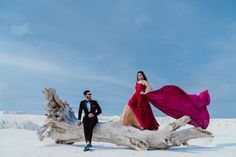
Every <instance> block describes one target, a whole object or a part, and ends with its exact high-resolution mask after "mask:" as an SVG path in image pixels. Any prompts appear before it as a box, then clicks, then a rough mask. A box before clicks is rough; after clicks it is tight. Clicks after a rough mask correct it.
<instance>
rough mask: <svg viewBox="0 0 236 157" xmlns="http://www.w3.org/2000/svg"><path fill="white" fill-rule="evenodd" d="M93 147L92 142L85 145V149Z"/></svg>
mask: <svg viewBox="0 0 236 157" xmlns="http://www.w3.org/2000/svg"><path fill="white" fill-rule="evenodd" d="M91 147H92V145H91V144H87V145H86V146H85V147H84V151H88V150H89V149H90V148H91Z"/></svg>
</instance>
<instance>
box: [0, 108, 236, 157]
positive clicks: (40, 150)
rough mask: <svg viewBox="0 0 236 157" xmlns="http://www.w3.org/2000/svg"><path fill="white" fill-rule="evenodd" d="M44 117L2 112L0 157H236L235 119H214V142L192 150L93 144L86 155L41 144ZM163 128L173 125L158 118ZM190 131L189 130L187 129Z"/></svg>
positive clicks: (195, 143) (79, 146) (198, 143)
mask: <svg viewBox="0 0 236 157" xmlns="http://www.w3.org/2000/svg"><path fill="white" fill-rule="evenodd" d="M99 119H100V121H109V120H114V119H115V120H118V119H119V117H118V116H113V117H105V116H101V117H100V118H99ZM44 120H45V116H43V115H32V114H24V113H7V112H3V111H0V157H54V156H55V157H65V156H69V157H78V156H80V157H85V156H89V157H93V156H96V157H98V156H110V157H116V156H117V157H118V156H119V157H120V156H125V157H128V156H135V157H136V156H137V157H141V156H148V157H152V156H155V157H156V156H159V157H183V156H188V157H213V156H214V157H223V156H225V157H235V156H236V119H212V120H211V123H210V126H209V127H208V130H209V131H211V132H213V134H214V136H215V138H214V139H197V140H192V141H190V142H189V146H181V147H174V148H170V149H168V150H149V151H135V150H132V149H129V148H126V147H120V146H116V145H113V144H110V143H103V142H93V150H92V151H89V152H84V151H83V147H84V143H83V142H78V143H75V144H73V145H59V144H55V143H54V141H53V140H52V139H46V140H44V141H42V142H40V141H39V140H38V137H37V134H36V131H37V128H38V127H39V126H40V125H42V124H43V122H44ZM157 120H158V122H159V123H160V124H161V126H165V125H166V124H167V123H169V122H170V121H172V119H170V118H160V117H157ZM187 127H190V126H187Z"/></svg>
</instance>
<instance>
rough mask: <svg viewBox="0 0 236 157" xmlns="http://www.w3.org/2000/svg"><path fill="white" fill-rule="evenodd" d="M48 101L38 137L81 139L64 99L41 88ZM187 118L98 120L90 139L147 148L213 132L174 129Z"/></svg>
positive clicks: (61, 140)
mask: <svg viewBox="0 0 236 157" xmlns="http://www.w3.org/2000/svg"><path fill="white" fill-rule="evenodd" d="M43 93H44V95H45V97H46V99H47V100H48V104H47V114H46V115H47V121H46V123H45V124H44V125H43V126H41V127H40V128H39V130H38V135H39V139H40V140H43V139H44V138H45V137H51V138H52V139H54V140H55V142H56V143H63V144H72V143H74V142H79V141H84V132H83V126H82V125H81V126H77V125H76V123H77V119H76V117H75V115H74V112H73V111H72V109H71V107H70V106H69V104H68V103H67V102H62V101H61V100H60V99H59V97H58V96H57V95H56V91H55V90H54V89H51V88H50V89H45V90H44V91H43ZM189 121H190V118H189V117H188V116H184V117H182V118H180V119H178V120H176V121H174V122H173V123H170V124H168V125H167V126H166V127H164V128H163V129H161V130H158V131H150V130H139V129H136V128H134V127H128V126H124V125H122V124H121V122H120V121H111V122H99V123H98V124H97V125H96V126H95V128H94V133H93V141H98V142H110V143H114V144H116V145H119V146H127V147H130V148H133V149H135V150H147V149H148V148H156V149H167V148H169V147H173V146H180V145H182V144H183V145H186V144H187V142H188V140H190V139H194V138H207V137H208V138H209V137H211V138H212V137H213V135H212V133H210V132H209V131H207V130H204V129H201V128H188V129H182V130H179V131H176V130H177V129H179V128H180V127H182V126H184V125H185V124H186V123H188V122H189Z"/></svg>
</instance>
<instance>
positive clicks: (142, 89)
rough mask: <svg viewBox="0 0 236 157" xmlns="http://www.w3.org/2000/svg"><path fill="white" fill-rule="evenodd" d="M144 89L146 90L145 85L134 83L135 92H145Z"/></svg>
mask: <svg viewBox="0 0 236 157" xmlns="http://www.w3.org/2000/svg"><path fill="white" fill-rule="evenodd" d="M145 88H146V86H145V85H143V84H141V83H138V82H136V85H135V90H136V92H141V91H145Z"/></svg>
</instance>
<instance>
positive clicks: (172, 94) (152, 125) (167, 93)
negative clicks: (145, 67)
mask: <svg viewBox="0 0 236 157" xmlns="http://www.w3.org/2000/svg"><path fill="white" fill-rule="evenodd" d="M135 88H136V91H135V93H134V95H133V96H132V97H131V99H130V100H129V102H128V105H127V106H126V108H125V109H124V112H123V115H122V118H121V121H122V123H123V124H124V125H132V126H135V127H138V128H141V129H149V130H156V129H157V128H158V126H159V125H158V124H157V122H156V121H155V119H154V116H153V113H152V111H151V108H150V105H149V103H148V102H150V103H151V104H152V105H154V106H155V107H156V108H158V109H159V110H160V111H162V112H164V113H165V114H167V115H169V116H170V117H173V118H175V119H178V118H180V117H182V116H184V115H188V116H189V117H190V118H191V121H190V122H189V124H191V125H193V126H195V127H201V128H203V129H206V128H207V126H208V124H209V119H210V116H209V113H208V111H207V108H206V107H207V105H209V103H210V96H209V94H208V91H207V90H206V91H204V92H202V93H200V94H199V95H195V94H194V95H193V94H192V95H190V94H187V93H185V92H184V91H183V90H182V89H181V88H179V87H177V86H175V85H168V86H164V87H162V88H160V89H158V90H155V91H151V90H152V88H151V86H150V85H149V84H148V82H147V79H146V76H145V74H144V73H143V72H142V71H139V72H138V73H137V83H136V87H135Z"/></svg>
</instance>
